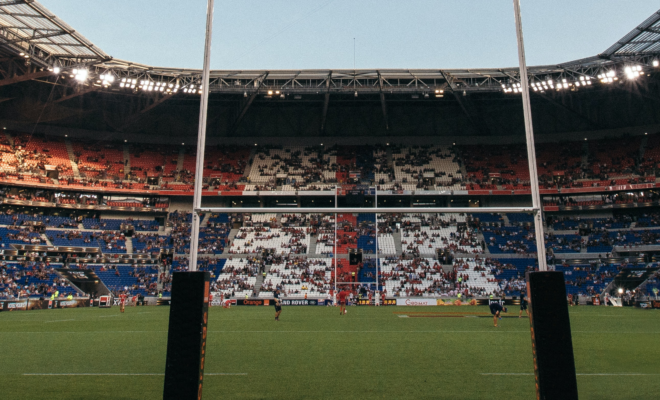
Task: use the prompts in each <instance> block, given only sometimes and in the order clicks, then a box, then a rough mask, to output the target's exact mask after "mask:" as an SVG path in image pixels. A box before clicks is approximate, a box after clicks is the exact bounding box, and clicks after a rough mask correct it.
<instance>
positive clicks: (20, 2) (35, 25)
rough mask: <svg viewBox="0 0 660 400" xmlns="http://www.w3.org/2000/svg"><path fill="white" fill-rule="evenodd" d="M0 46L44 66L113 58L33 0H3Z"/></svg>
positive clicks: (6, 51)
mask: <svg viewBox="0 0 660 400" xmlns="http://www.w3.org/2000/svg"><path fill="white" fill-rule="evenodd" d="M0 41H1V43H2V46H0V48H1V49H2V51H3V52H4V53H8V54H9V55H18V54H22V55H23V57H25V58H29V59H31V60H32V61H34V62H35V63H36V64H39V65H40V66H41V67H47V66H53V65H63V66H66V65H69V64H70V63H71V62H90V61H93V62H99V61H104V60H108V59H110V57H109V56H108V55H107V54H105V53H104V52H103V51H102V50H101V49H99V48H97V47H96V46H94V45H93V44H92V43H91V42H90V41H89V40H87V39H85V37H83V36H82V35H80V34H79V33H77V32H76V31H75V30H74V29H73V28H71V27H70V26H69V25H67V24H66V23H65V22H64V21H62V20H60V19H59V18H57V17H56V16H55V15H53V14H52V13H51V12H50V11H48V10H47V9H46V8H45V7H44V6H42V5H41V4H39V2H37V1H33V0H0Z"/></svg>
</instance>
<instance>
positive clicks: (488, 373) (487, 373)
mask: <svg viewBox="0 0 660 400" xmlns="http://www.w3.org/2000/svg"><path fill="white" fill-rule="evenodd" d="M481 375H492V376H507V375H509V376H519V375H520V376H533V375H534V374H531V373H515V372H508V373H501V372H486V373H482V374H481ZM575 375H577V376H658V375H660V374H639V373H636V372H629V373H628V372H623V373H616V374H611V373H602V374H575Z"/></svg>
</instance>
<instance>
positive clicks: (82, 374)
mask: <svg viewBox="0 0 660 400" xmlns="http://www.w3.org/2000/svg"><path fill="white" fill-rule="evenodd" d="M164 375H165V374H163V373H160V374H159V373H135V374H130V373H68V374H67V373H31V374H23V376H164ZM229 375H242V376H246V375H247V372H219V373H212V372H211V373H205V374H204V376H229Z"/></svg>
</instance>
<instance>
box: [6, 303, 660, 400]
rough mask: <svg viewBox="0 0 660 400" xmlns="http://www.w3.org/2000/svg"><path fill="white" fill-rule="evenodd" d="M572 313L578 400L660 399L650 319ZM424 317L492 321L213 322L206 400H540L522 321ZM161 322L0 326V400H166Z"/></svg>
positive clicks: (301, 314)
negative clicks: (494, 325)
mask: <svg viewBox="0 0 660 400" xmlns="http://www.w3.org/2000/svg"><path fill="white" fill-rule="evenodd" d="M512 308H513V307H512ZM570 311H571V327H572V330H573V346H574V349H575V359H576V367H577V372H578V378H577V379H578V386H579V391H580V399H582V400H585V399H599V400H601V399H653V398H657V397H658V394H659V393H660V352H659V351H658V343H659V342H658V338H660V318H659V317H660V314H659V312H658V311H657V310H639V309H631V308H618V309H614V308H611V307H607V308H606V307H585V306H582V307H572V308H571V309H570ZM419 312H430V313H440V312H442V313H479V314H485V313H487V312H488V308H487V307H485V306H482V307H466V306H464V307H423V308H422V307H416V308H413V307H380V308H375V307H349V310H348V314H347V315H345V316H340V315H339V312H338V309H337V308H334V307H284V310H283V313H282V316H281V321H280V322H275V321H274V309H273V307H234V308H232V309H229V310H227V309H222V308H213V309H212V310H211V313H210V318H209V340H208V345H207V352H208V357H207V364H206V374H207V375H206V377H205V386H204V398H205V399H214V398H223V399H445V398H446V399H511V400H512V399H532V398H534V396H535V393H534V377H533V376H532V371H533V366H532V354H531V339H530V332H529V321H528V320H527V319H526V318H523V319H518V318H517V312H518V311H517V310H515V314H514V313H510V314H509V315H515V318H504V319H502V321H500V324H501V328H498V329H496V328H494V327H493V326H492V324H493V321H492V318H479V317H474V316H475V315H474V314H469V315H472V317H468V318H444V317H434V318H419V317H414V315H419V314H415V313H419ZM399 313H408V317H402V316H401V315H402V314H399ZM168 315H169V308H167V307H128V308H127V310H126V313H125V314H120V313H119V310H118V309H117V308H116V307H113V308H112V309H97V308H94V309H65V310H45V311H29V312H11V313H9V312H4V313H0V343H1V345H0V346H1V347H0V354H2V356H1V357H0V398H1V399H4V400H14V399H17V400H18V399H20V400H27V399H48V400H56V399H67V400H75V399H99V400H100V399H113V400H123V399H140V400H142V399H160V398H162V388H163V372H164V368H165V349H166V342H167V324H168ZM57 374H61V375H57ZM85 374H87V375H85ZM495 374H500V375H495Z"/></svg>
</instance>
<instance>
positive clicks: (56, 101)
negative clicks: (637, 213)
mask: <svg viewBox="0 0 660 400" xmlns="http://www.w3.org/2000/svg"><path fill="white" fill-rule="evenodd" d="M99 89H100V88H97V87H95V86H94V87H92V88H90V89H83V90H80V91H78V92H76V93H72V94H69V95H66V96H62V97H60V98H59V99H57V100H54V101H53V104H55V103H61V102H63V101H67V100H71V99H74V98H76V97H78V96H83V95H85V94H87V93H91V92H96V91H97V90H99Z"/></svg>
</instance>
